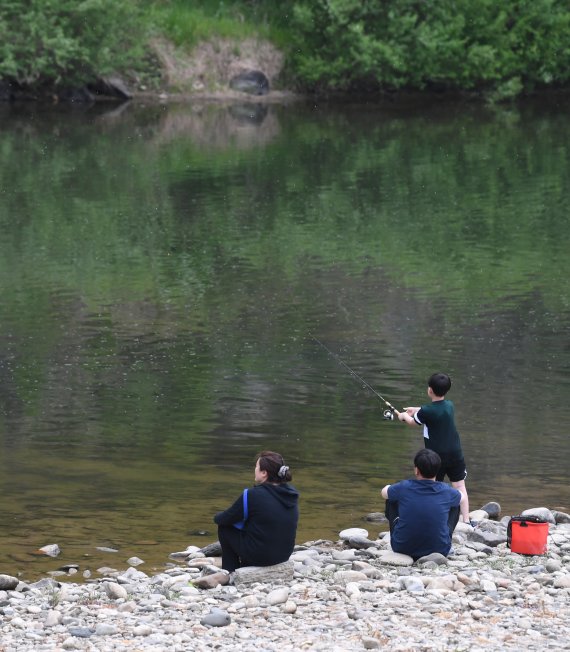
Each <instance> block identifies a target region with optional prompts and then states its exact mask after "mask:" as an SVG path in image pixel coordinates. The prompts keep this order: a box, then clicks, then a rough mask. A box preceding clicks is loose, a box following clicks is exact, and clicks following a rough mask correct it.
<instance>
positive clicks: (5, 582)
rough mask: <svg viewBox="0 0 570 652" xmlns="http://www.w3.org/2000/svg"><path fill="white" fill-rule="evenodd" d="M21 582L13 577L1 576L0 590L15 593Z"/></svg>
mask: <svg viewBox="0 0 570 652" xmlns="http://www.w3.org/2000/svg"><path fill="white" fill-rule="evenodd" d="M19 582H20V580H19V579H18V578H17V577H12V575H0V590H2V591H13V590H14V589H15V588H16V587H17V586H18V583H19Z"/></svg>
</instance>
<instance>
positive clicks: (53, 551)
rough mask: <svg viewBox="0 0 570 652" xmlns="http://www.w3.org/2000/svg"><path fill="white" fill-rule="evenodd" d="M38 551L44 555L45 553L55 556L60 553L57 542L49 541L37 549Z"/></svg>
mask: <svg viewBox="0 0 570 652" xmlns="http://www.w3.org/2000/svg"><path fill="white" fill-rule="evenodd" d="M39 551H40V552H42V553H43V554H44V555H47V556H48V557H57V556H58V555H59V554H60V553H61V550H60V548H59V546H58V545H57V543H50V544H49V545H47V546H43V547H42V548H40V549H39Z"/></svg>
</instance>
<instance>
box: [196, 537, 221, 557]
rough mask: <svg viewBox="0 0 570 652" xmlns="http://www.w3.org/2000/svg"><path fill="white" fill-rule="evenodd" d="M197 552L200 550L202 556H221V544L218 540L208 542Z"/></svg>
mask: <svg viewBox="0 0 570 652" xmlns="http://www.w3.org/2000/svg"><path fill="white" fill-rule="evenodd" d="M199 552H201V553H202V554H203V555H204V557H221V556H222V546H221V544H220V542H219V541H215V542H214V543H210V544H208V545H207V546H204V547H203V548H200V550H199Z"/></svg>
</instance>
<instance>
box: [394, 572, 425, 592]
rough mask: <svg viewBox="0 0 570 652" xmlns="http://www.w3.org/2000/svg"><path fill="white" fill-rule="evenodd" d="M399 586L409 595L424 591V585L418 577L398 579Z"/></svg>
mask: <svg viewBox="0 0 570 652" xmlns="http://www.w3.org/2000/svg"><path fill="white" fill-rule="evenodd" d="M399 582H400V586H402V587H403V588H405V589H406V591H408V592H410V593H418V592H421V591H424V590H425V587H424V583H423V582H422V581H421V579H420V578H419V577H414V576H411V575H410V576H408V577H402V578H400V579H399Z"/></svg>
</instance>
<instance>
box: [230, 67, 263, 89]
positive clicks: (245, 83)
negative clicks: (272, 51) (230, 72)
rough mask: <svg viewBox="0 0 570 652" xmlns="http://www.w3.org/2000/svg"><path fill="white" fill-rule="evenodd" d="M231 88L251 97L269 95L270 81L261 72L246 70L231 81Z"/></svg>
mask: <svg viewBox="0 0 570 652" xmlns="http://www.w3.org/2000/svg"><path fill="white" fill-rule="evenodd" d="M230 88H231V89H232V90H234V91H240V92H242V93H248V94H250V95H267V93H269V80H268V79H267V77H266V76H265V74H264V73H262V72H261V71H260V70H245V71H243V72H240V73H239V74H237V75H234V76H233V77H232V78H231V79H230Z"/></svg>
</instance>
